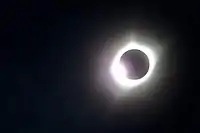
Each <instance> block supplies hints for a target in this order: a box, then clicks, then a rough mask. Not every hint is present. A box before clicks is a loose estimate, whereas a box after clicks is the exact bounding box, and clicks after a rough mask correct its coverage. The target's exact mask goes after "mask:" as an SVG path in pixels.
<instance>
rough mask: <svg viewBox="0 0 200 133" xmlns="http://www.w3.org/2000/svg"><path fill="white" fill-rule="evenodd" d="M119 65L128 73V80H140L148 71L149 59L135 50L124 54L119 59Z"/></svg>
mask: <svg viewBox="0 0 200 133" xmlns="http://www.w3.org/2000/svg"><path fill="white" fill-rule="evenodd" d="M120 63H122V64H124V66H125V68H126V70H127V72H128V73H127V78H129V79H135V80H136V79H140V78H142V77H144V76H145V75H146V74H147V72H148V70H149V59H148V57H147V55H146V54H145V53H144V52H142V51H140V50H137V49H132V50H129V51H127V52H125V53H124V54H123V55H122V56H121V58H120Z"/></svg>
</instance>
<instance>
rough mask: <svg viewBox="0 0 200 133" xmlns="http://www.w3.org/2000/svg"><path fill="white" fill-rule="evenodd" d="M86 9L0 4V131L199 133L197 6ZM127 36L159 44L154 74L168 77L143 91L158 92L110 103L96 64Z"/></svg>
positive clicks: (53, 4)
mask: <svg viewBox="0 0 200 133" xmlns="http://www.w3.org/2000/svg"><path fill="white" fill-rule="evenodd" d="M90 4H91V5H90ZM90 4H89V3H88V4H86V3H84V4H83V3H82V4H81V3H79V4H68V3H67V2H52V1H44V2H42V1H34V2H29V1H27V2H26V3H22V2H19V1H8V2H7V1H5V2H2V4H1V22H2V24H1V26H0V27H1V32H2V36H1V37H2V38H1V43H0V46H1V47H0V55H1V56H0V59H1V62H0V63H1V66H0V68H1V81H0V84H1V86H0V89H1V93H0V94H1V101H2V104H1V118H0V119H1V121H2V124H1V129H2V131H1V132H2V133H3V132H12V133H17V132H20V133H40V132H41V133H83V132H87V133H118V132H119V133H129V132H131V133H146V132H148V133H149V132H152V133H154V132H156V133H165V132H166V133H173V132H174V133H175V132H176V133H179V132H180V133H183V132H184V133H185V132H188V133H198V132H200V128H199V126H200V123H199V121H200V103H199V102H200V101H199V100H200V99H199V96H200V93H199V90H198V89H199V84H198V82H199V39H200V37H199V31H200V16H199V13H200V6H198V4H195V3H192V2H191V3H184V2H181V3H180V2H179V3H176V2H175V1H173V3H170V2H167V3H165V2H155V3H149V4H147V3H146V4H145V3H143V4H142V2H141V3H140V4H139V3H138V2H134V1H132V3H126V5H125V4H120V3H118V4H117V3H115V4H116V5H114V3H111V2H110V3H109V2H107V3H98V2H97V3H96V4H94V3H93V4H92V3H90ZM132 32H136V33H137V34H138V35H140V34H141V35H145V36H149V35H150V36H149V37H153V38H154V39H155V38H156V39H157V40H159V42H163V43H162V44H160V45H161V47H164V50H163V51H164V52H166V53H167V56H163V60H162V61H163V63H162V66H163V67H161V68H160V70H159V71H158V72H157V73H160V74H162V73H163V75H167V76H161V77H159V78H157V79H156V81H154V82H153V83H152V86H153V87H152V86H151V87H150V86H146V88H148V87H149V88H151V90H156V91H152V92H150V90H149V92H148V96H145V95H144V96H141V97H140V96H138V97H140V98H132V99H131V100H130V99H128V98H127V99H124V100H123V102H122V101H121V102H120V104H118V105H111V104H112V99H113V96H112V94H111V92H102V91H100V90H103V89H104V90H105V88H106V87H105V84H103V83H100V82H99V81H96V78H97V77H98V76H99V75H98V69H99V68H101V65H102V68H104V67H105V65H104V64H98V63H97V62H98V60H99V59H103V58H105V57H109V54H108V55H106V54H102V53H103V52H102V51H106V50H107V49H109V47H112V46H111V45H114V44H113V43H112V42H114V41H113V40H117V39H119V40H120V38H123V37H126V36H127V35H129V33H132ZM106 59H107V58H105V60H106ZM160 79H161V80H160ZM102 82H103V81H102ZM138 95H139V94H138ZM136 97H137V96H136ZM108 110H109V111H108Z"/></svg>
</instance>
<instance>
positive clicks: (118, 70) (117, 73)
mask: <svg viewBox="0 0 200 133" xmlns="http://www.w3.org/2000/svg"><path fill="white" fill-rule="evenodd" d="M133 49H136V50H140V51H142V52H144V53H145V54H146V55H147V57H148V59H149V70H148V72H147V73H146V75H145V76H144V77H142V78H140V79H136V80H132V79H128V78H127V77H126V76H127V71H126V69H125V67H124V66H123V65H122V64H120V58H121V56H122V55H123V54H124V53H125V52H127V51H129V50H133ZM155 64H156V59H155V55H154V52H153V51H152V50H151V49H150V48H148V47H147V46H144V45H139V44H137V43H135V42H131V43H129V44H128V45H127V46H125V47H124V48H122V49H121V50H119V51H118V53H117V54H116V56H115V57H114V60H113V62H112V65H111V71H110V72H111V75H112V76H113V78H114V80H115V81H117V83H118V84H120V85H122V86H123V87H126V88H131V87H135V86H138V85H140V84H141V83H143V82H144V81H146V80H147V79H148V78H149V77H150V75H151V74H152V72H153V69H154V67H155Z"/></svg>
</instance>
